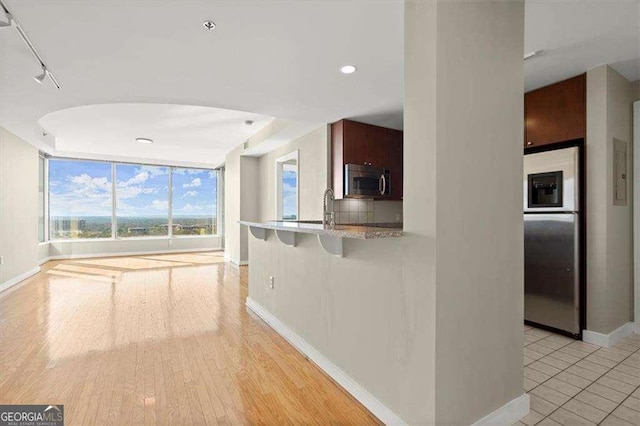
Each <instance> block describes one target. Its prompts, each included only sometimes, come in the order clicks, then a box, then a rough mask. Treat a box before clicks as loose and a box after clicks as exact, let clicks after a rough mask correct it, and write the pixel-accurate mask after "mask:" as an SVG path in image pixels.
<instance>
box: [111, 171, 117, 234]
mask: <svg viewBox="0 0 640 426" xmlns="http://www.w3.org/2000/svg"><path fill="white" fill-rule="evenodd" d="M116 203H117V202H116V163H111V238H113V239H116V238H117V237H118V219H117V217H116V208H117V204H116Z"/></svg>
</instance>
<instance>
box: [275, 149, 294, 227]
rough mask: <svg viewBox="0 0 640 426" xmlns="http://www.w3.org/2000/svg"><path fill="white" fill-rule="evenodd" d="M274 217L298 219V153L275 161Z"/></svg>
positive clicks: (292, 153)
mask: <svg viewBox="0 0 640 426" xmlns="http://www.w3.org/2000/svg"><path fill="white" fill-rule="evenodd" d="M276 217H277V218H278V219H281V220H297V219H298V151H293V152H291V153H289V154H287V155H285V156H282V157H280V158H278V159H277V160H276Z"/></svg>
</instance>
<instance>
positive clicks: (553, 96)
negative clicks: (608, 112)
mask: <svg viewBox="0 0 640 426" xmlns="http://www.w3.org/2000/svg"><path fill="white" fill-rule="evenodd" d="M524 99H525V141H524V144H525V147H535V146H540V145H548V144H553V143H558V142H564V141H569V140H573V139H580V138H585V137H586V123H587V102H586V75H585V74H582V75H579V76H577V77H574V78H570V79H568V80H564V81H561V82H559V83H555V84H552V85H550V86H546V87H543V88H540V89H537V90H534V91H531V92H529V93H526V94H525V97H524Z"/></svg>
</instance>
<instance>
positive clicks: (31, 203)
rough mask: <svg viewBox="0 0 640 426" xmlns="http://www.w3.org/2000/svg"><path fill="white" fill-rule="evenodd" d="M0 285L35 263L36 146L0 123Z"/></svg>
mask: <svg viewBox="0 0 640 426" xmlns="http://www.w3.org/2000/svg"><path fill="white" fill-rule="evenodd" d="M0 256H2V257H3V259H4V263H3V264H2V265H0V285H2V284H3V283H6V282H8V281H9V280H12V279H13V278H16V277H18V276H20V275H23V274H25V273H28V272H29V271H33V270H34V268H37V266H38V150H37V149H36V148H34V147H33V146H32V145H30V144H28V143H27V142H25V141H23V140H22V139H19V138H18V137H17V136H15V135H14V134H12V133H10V132H9V131H8V130H6V129H5V128H4V127H0Z"/></svg>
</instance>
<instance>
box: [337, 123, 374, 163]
mask: <svg viewBox="0 0 640 426" xmlns="http://www.w3.org/2000/svg"><path fill="white" fill-rule="evenodd" d="M369 127H370V126H369V125H367V124H363V123H358V122H355V121H349V120H343V132H344V133H343V138H344V146H343V150H344V159H343V160H344V164H365V163H369V162H370V161H371V160H369V159H368V153H367V145H368V143H369V138H370V134H369V129H368V128H369Z"/></svg>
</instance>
